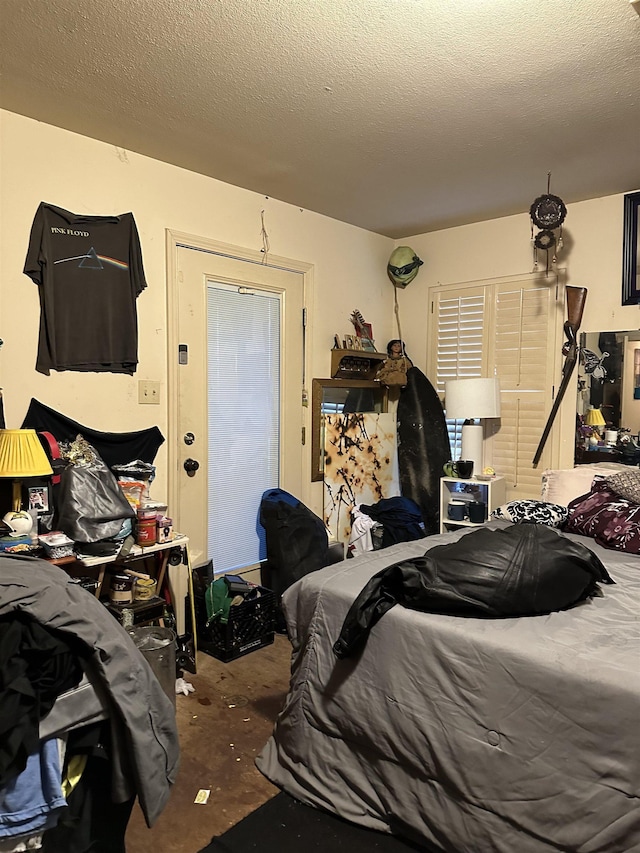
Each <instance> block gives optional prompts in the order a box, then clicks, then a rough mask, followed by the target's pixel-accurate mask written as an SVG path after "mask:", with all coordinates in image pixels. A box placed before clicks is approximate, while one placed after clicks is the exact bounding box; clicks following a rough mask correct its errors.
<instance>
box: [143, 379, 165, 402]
mask: <svg viewBox="0 0 640 853" xmlns="http://www.w3.org/2000/svg"><path fill="white" fill-rule="evenodd" d="M138 403H142V404H148V405H152V406H159V405H160V383H159V382H154V381H153V380H151V379H140V380H139V381H138Z"/></svg>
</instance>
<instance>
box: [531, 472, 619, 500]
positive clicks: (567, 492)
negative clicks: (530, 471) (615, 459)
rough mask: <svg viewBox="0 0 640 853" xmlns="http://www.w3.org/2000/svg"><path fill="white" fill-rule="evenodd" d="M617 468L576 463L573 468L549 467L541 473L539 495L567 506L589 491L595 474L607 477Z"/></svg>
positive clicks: (543, 498)
mask: <svg viewBox="0 0 640 853" xmlns="http://www.w3.org/2000/svg"><path fill="white" fill-rule="evenodd" d="M619 470H620V469H619V468H616V467H614V466H613V465H612V466H611V467H604V466H603V467H598V466H591V465H577V466H576V467H575V468H566V469H549V470H547V471H544V472H543V474H542V492H541V495H540V497H541V498H542V500H543V501H548V502H549V503H554V504H561V505H562V506H567V505H568V504H569V502H570V501H572V500H573V499H574V498H577V497H578V496H579V495H585V494H586V493H587V492H590V491H591V484H592V482H593V478H594V477H595V476H596V475H601V476H605V477H608V476H609V475H611V474H617V473H618V471H619Z"/></svg>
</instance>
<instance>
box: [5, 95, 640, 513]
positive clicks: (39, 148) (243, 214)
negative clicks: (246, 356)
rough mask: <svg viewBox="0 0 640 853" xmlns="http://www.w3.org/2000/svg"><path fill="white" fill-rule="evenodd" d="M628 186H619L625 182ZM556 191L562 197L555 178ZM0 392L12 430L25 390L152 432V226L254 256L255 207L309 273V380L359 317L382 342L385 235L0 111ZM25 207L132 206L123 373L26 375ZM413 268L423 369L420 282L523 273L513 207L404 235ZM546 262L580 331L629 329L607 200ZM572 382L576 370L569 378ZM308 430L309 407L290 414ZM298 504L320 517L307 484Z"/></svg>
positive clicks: (410, 342)
mask: <svg viewBox="0 0 640 853" xmlns="http://www.w3.org/2000/svg"><path fill="white" fill-rule="evenodd" d="M629 189H630V190H632V189H633V188H629ZM555 190H556V191H557V192H558V193H559V194H560V195H561V194H562V187H561V179H560V176H557V186H556V187H555ZM0 193H1V194H0V338H2V339H3V340H4V342H5V344H4V347H3V348H2V349H1V350H0V386H1V387H3V388H4V395H5V413H6V418H7V426H9V427H16V426H19V425H20V423H21V422H22V418H23V416H24V413H25V411H26V408H27V405H28V403H29V400H30V399H31V397H35V398H36V399H38V400H40V401H41V402H43V403H45V404H46V405H49V406H52V407H54V408H57V409H58V410H59V411H61V412H63V413H64V414H66V415H69V416H70V417H72V418H74V419H76V420H78V421H80V422H81V423H84V424H86V425H87V426H91V427H94V428H97V429H103V430H114V431H126V430H135V429H142V428H144V427H146V426H150V425H153V424H157V425H158V426H159V427H160V429H161V430H162V432H163V433H164V434H165V436H166V435H167V420H168V419H167V399H166V396H167V395H166V379H167V366H166V365H167V352H166V307H165V305H166V259H165V230H166V229H167V228H171V229H173V230H176V231H182V232H187V233H190V234H193V235H197V236H202V237H208V238H211V239H214V240H217V241H220V242H223V243H230V244H234V245H236V246H240V247H246V248H249V249H252V250H257V249H260V247H261V245H262V244H261V238H260V228H261V221H260V212H261V210H263V209H264V210H265V217H266V226H267V230H268V232H269V237H270V248H271V252H272V253H273V254H274V255H280V256H284V257H289V258H292V259H295V260H298V261H303V262H307V263H311V264H313V265H314V303H313V305H311V306H309V308H310V353H309V365H308V377H309V379H308V382H307V384H308V386H309V387H310V381H309V380H310V378H311V377H313V376H318V377H326V376H328V375H329V363H330V356H329V350H330V347H331V345H332V341H333V335H334V333H336V332H338V333H340V334H344V333H346V332H349V331H350V323H349V315H350V313H351V311H353V310H354V308H358V309H360V310H361V311H362V313H363V314H364V315H365V318H366V319H367V320H368V321H369V322H371V323H372V324H373V327H374V332H375V336H376V339H377V343H378V348H379V349H383V348H384V345H385V344H386V341H387V340H388V339H389V338H390V337H395V336H396V324H395V318H394V313H393V288H392V287H391V286H390V283H389V281H388V279H387V277H386V273H385V267H386V263H387V260H388V257H389V254H390V252H391V249H392V248H393V243H392V241H391V240H388V239H387V238H384V237H381V236H379V235H376V234H371V233H369V232H366V231H363V230H362V229H358V228H354V227H352V226H349V225H345V224H344V223H341V222H337V221H335V220H332V219H329V218H327V217H324V216H320V215H318V214H315V213H312V212H310V211H307V210H301V209H300V208H297V207H295V206H292V205H289V204H284V203H282V202H278V201H274V200H272V199H267V198H265V196H263V195H260V194H257V193H253V192H249V191H247V190H242V189H239V188H237V187H233V186H230V185H228V184H224V183H222V182H220V181H216V180H214V179H212V178H207V177H204V176H202V175H198V174H195V173H193V172H188V171H186V170H184V169H180V168H177V167H175V166H171V165H168V164H166V163H161V162H159V161H156V160H152V159H150V158H148V157H143V156H141V155H137V154H134V153H132V152H129V151H124V150H122V149H118V148H115V147H113V146H111V145H107V144H105V143H103V142H100V141H97V140H93V139H88V138H86V137H82V136H79V135H77V134H73V133H69V132H67V131H64V130H60V129H59V128H55V127H52V126H50V125H46V124H42V123H40V122H36V121H33V120H31V119H27V118H24V117H22V116H18V115H15V114H13V113H9V112H6V111H0ZM40 201H48V202H51V203H53V204H56V205H59V206H61V207H64V208H67V209H68V210H71V211H74V212H77V213H80V212H83V213H89V214H106V213H122V212H125V211H129V210H131V211H133V213H134V215H135V217H136V222H137V224H138V229H139V231H140V239H141V243H142V249H143V256H144V263H145V270H146V274H147V280H148V282H149V287H148V288H147V290H146V291H145V292H144V293H143V294H142V295H141V297H140V299H139V300H138V310H139V331H140V347H139V357H140V364H139V368H138V372H137V374H136V376H134V377H127V376H118V375H110V374H82V373H60V374H57V373H52V374H51V376H50V377H45V376H42V375H41V374H39V373H36V372H35V370H34V364H35V356H36V343H37V334H38V317H39V308H38V298H37V289H36V287H35V285H34V284H33V283H32V282H31V281H30V279H28V278H27V277H26V276H25V275H24V274H23V273H22V267H23V263H24V257H25V253H26V249H27V243H28V238H29V229H30V226H31V222H32V220H33V215H34V213H35V211H36V208H37V206H38V204H39V202H40ZM398 242H399V243H401V244H404V243H408V244H409V245H411V246H412V247H413V248H414V249H415V250H416V251H417V252H418V254H419V255H420V257H421V258H422V259H423V260H424V266H422V267H421V268H420V272H419V274H418V277H417V278H416V279H415V281H414V282H412V283H411V284H410V285H409V286H408V287H407V288H406V289H405V290H402V291H398V301H399V308H400V320H401V325H402V333H403V337H404V339H405V341H406V343H407V349H408V352H409V354H410V355H411V357H412V359H413V360H414V362H415V363H416V365H417V366H419V367H420V368H422V369H424V368H425V364H426V317H427V311H428V289H429V287H430V286H432V285H436V284H438V283H449V282H462V281H474V280H479V279H486V278H491V277H497V276H508V275H520V274H523V273H528V272H530V271H531V269H532V256H531V244H530V223H529V217H528V215H527V213H522V214H519V215H517V216H510V217H506V218H503V219H496V220H490V221H486V222H481V223H476V224H473V225H466V226H462V227H459V228H452V229H448V230H446V231H439V232H434V233H431V234H423V235H418V236H414V237H409V238H407V239H404V240H400V241H398ZM565 244H566V245H565V250H564V251H563V253H562V255H561V257H560V262H559V266H561V267H563V268H566V271H567V281H568V283H570V284H574V285H576V286H584V287H587V288H588V289H589V296H588V299H587V305H586V310H585V315H584V318H583V324H582V328H583V329H584V330H585V331H590V330H594V331H595V330H600V329H606V330H616V329H634V328H638V326H639V325H640V323H639V320H640V313H639V312H640V309H639V308H638V307H635V306H631V307H625V308H623V307H621V305H620V301H621V298H620V293H621V270H622V196H620V195H616V196H609V197H606V198H600V199H592V200H590V201H585V202H580V203H577V204H572V205H569V210H568V215H567V219H566V228H565ZM139 379H157V380H160V382H161V399H162V402H161V405H160V406H159V407H149V406H141V405H139V404H138V402H137V399H138V392H137V385H138V380H139ZM574 382H575V375H574ZM574 401H575V386H574V387H573V388H572V389H570V390H569V391H568V392H567V397H566V401H565V402H566V403H567V405H566V406H564V407H563V413H562V414H563V417H562V421H561V424H560V427H559V433H560V434H561V436H562V441H561V447H560V457H559V458H560V459H561V464H563V465H569V464H571V463H572V459H573V411H574V408H573V406H574ZM305 417H306V418H307V424H308V425H309V417H310V412H309V410H307V411H306V412H305ZM157 465H158V478H157V481H156V483H155V484H154V491H155V495H156V496H157V497H164V495H165V494H166V490H167V471H166V465H167V448H166V444H165V445H164V446H163V448H162V449H161V451H160V454H159V455H158V458H157ZM306 485H308V488H309V492H308V493H307V494H303V495H300V497H301V499H302V500H304V501H305V502H307V503H308V504H309V505H310V506H311V507H312V508H313V509H314V510H315V511H316V512H318V513H320V511H321V500H322V498H321V484H306Z"/></svg>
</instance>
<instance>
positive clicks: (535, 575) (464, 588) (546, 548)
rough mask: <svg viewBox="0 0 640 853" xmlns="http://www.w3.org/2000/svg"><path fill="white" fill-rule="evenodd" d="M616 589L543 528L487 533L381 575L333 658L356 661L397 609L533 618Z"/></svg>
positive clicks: (588, 557)
mask: <svg viewBox="0 0 640 853" xmlns="http://www.w3.org/2000/svg"><path fill="white" fill-rule="evenodd" d="M598 581H602V582H604V583H613V581H612V580H611V578H610V577H609V574H608V573H607V570H606V569H605V567H604V566H603V564H602V563H601V561H600V559H599V558H598V557H596V555H595V554H594V553H593V552H592V551H590V550H589V549H588V548H586V547H585V546H584V545H581V544H580V543H579V542H573V541H571V540H570V539H567V538H565V537H563V536H559V535H558V533H557V532H556V531H555V530H552V529H550V528H548V527H545V526H544V525H536V524H514V525H511V526H509V527H506V528H501V529H497V530H494V529H491V528H489V527H482V528H480V529H479V530H474V531H472V532H471V533H467V534H466V535H465V536H462V537H461V538H460V539H458V540H457V541H456V542H453V543H451V544H449V545H437V546H435V547H434V548H431V549H430V550H429V551H427V552H426V553H425V554H424V555H423V556H422V557H417V558H415V559H413V560H403V561H402V562H399V563H395V564H394V565H392V566H388V567H387V568H386V569H383V570H382V571H381V572H378V574H376V575H374V576H373V577H372V578H371V580H370V581H369V582H368V583H367V584H366V586H365V587H364V589H363V590H362V592H361V593H360V594H359V595H358V597H357V598H356V600H355V601H354V603H353V604H352V605H351V608H350V609H349V612H348V613H347V616H346V618H345V620H344V623H343V626H342V630H341V632H340V636H339V638H338V640H337V641H336V642H335V644H334V646H333V651H334V653H335V655H336V657H338V658H346V657H349V656H350V655H352V654H353V653H354V652H355V651H356V649H357V648H358V647H360V646H361V644H362V643H364V642H365V640H366V637H367V634H368V633H369V631H370V630H371V628H372V627H373V626H374V625H375V624H376V622H377V621H378V620H379V619H380V618H381V617H382V616H383V615H384V614H385V613H386V612H387V611H388V610H389V609H390V608H391V607H393V606H394V605H395V604H403V605H404V606H405V607H409V608H412V609H413V610H425V611H429V612H432V613H449V614H452V615H459V616H492V617H500V616H503V617H504V616H529V615H536V614H541V613H550V612H552V611H554V610H562V609H564V608H567V607H570V606H571V605H573V604H575V603H576V602H578V601H581V600H582V599H584V598H587V597H589V596H590V595H593V593H594V592H595V591H596V588H597V582H598Z"/></svg>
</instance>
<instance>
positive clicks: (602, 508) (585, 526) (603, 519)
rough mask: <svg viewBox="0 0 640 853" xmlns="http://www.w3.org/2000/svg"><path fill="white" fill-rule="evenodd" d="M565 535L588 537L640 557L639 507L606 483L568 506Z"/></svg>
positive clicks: (603, 482) (597, 484)
mask: <svg viewBox="0 0 640 853" xmlns="http://www.w3.org/2000/svg"><path fill="white" fill-rule="evenodd" d="M568 509H569V518H568V520H567V523H566V525H565V527H564V531H565V533H578V534H580V535H581V536H589V537H590V538H591V539H593V540H595V541H596V542H597V543H598V545H602V547H603V548H613V549H615V550H616V551H627V552H628V553H631V554H640V504H637V503H632V502H631V501H628V500H625V499H624V498H621V497H620V495H618V494H616V493H615V492H614V491H613V490H612V489H611V486H609V485H608V482H607V480H602V481H600V482H594V484H593V488H592V490H591V492H590V493H589V494H588V495H582V496H581V497H579V498H576V499H575V500H573V501H571V502H570V504H569V507H568Z"/></svg>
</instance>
